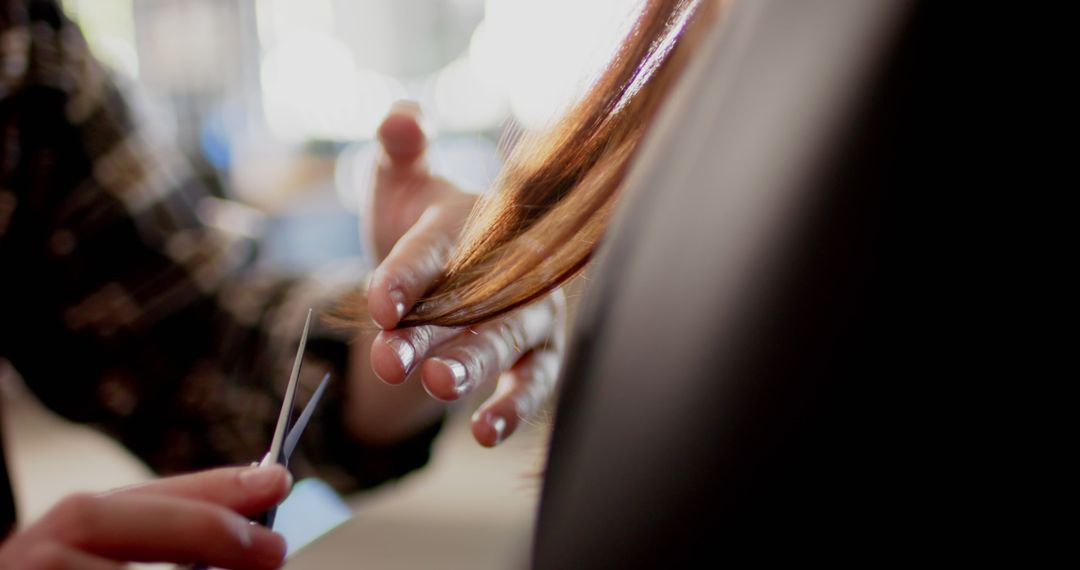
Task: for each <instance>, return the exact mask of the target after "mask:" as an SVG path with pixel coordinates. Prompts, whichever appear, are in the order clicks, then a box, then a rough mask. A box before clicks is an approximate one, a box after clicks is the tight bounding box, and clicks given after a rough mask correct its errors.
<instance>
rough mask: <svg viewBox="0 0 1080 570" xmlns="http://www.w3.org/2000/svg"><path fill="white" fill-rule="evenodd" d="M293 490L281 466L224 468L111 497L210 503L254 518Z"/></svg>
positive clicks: (162, 482)
mask: <svg viewBox="0 0 1080 570" xmlns="http://www.w3.org/2000/svg"><path fill="white" fill-rule="evenodd" d="M291 488H292V476H291V475H290V474H289V472H288V471H287V470H286V469H285V468H284V467H282V466H280V465H271V466H268V467H223V468H220V469H211V470H209V471H202V472H199V473H192V474H190V475H179V476H176V477H168V478H165V479H160V480H157V481H153V482H151V483H146V484H142V485H135V486H131V487H124V488H122V489H118V490H115V491H112V492H110V493H108V494H107V495H110V496H111V495H160V496H171V497H178V498H185V499H195V500H199V501H207V502H210V503H214V504H217V505H221V506H223V507H225V508H227V509H230V510H233V511H236V512H238V513H242V514H246V515H253V514H257V513H261V512H264V511H266V510H267V509H269V508H270V507H273V506H274V505H276V504H278V503H280V502H281V501H282V500H284V499H285V497H286V496H287V495H288V494H289V489H291Z"/></svg>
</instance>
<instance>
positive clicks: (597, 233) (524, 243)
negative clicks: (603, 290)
mask: <svg viewBox="0 0 1080 570" xmlns="http://www.w3.org/2000/svg"><path fill="white" fill-rule="evenodd" d="M701 3H702V2H701V1H699V0H648V2H647V3H646V5H645V7H644V9H643V11H642V13H641V15H640V16H639V17H638V19H637V20H636V22H635V24H634V26H633V27H632V29H631V31H630V33H629V34H628V35H627V37H626V38H625V40H624V41H623V43H622V44H621V46H620V48H619V49H618V51H617V52H616V54H615V57H614V59H613V60H612V62H611V64H610V65H609V66H608V68H607V69H606V71H605V72H604V73H603V74H602V75H601V76H600V77H599V79H598V80H597V81H596V82H595V83H594V84H593V86H592V87H591V88H590V89H589V92H588V93H587V95H586V96H585V97H584V99H583V100H582V101H581V102H579V103H578V104H577V105H575V106H574V107H573V108H572V109H571V110H570V111H569V112H568V113H567V114H566V115H565V116H564V117H563V118H562V119H560V120H559V121H558V122H557V123H555V125H554V126H553V127H552V128H550V129H548V130H546V131H544V132H542V133H539V134H532V135H527V136H526V137H524V139H523V140H521V141H520V142H519V143H518V144H517V146H516V147H515V149H514V151H513V152H512V153H511V155H510V156H509V157H508V160H507V164H506V166H505V167H504V169H503V171H502V174H501V175H500V177H499V179H498V181H497V182H496V189H495V191H494V192H493V193H491V194H490V195H489V196H487V197H486V198H484V199H483V200H481V201H480V203H479V204H478V205H477V207H476V209H475V210H474V212H473V215H472V216H471V218H470V220H469V222H468V224H467V225H466V228H465V230H464V234H463V237H462V241H461V245H460V247H459V248H458V249H457V251H456V252H455V253H454V255H453V256H452V257H451V259H450V262H449V263H448V265H447V267H446V270H445V271H444V273H443V275H442V277H441V278H440V279H439V280H437V281H436V283H435V284H434V285H433V286H432V288H431V289H430V290H429V291H428V292H427V293H426V295H425V296H424V298H422V299H421V300H420V301H419V302H418V303H417V304H416V305H414V307H413V309H412V311H411V312H410V313H409V314H408V315H406V316H405V318H404V319H403V320H402V322H401V325H400V326H416V325H425V324H436V325H443V326H465V325H472V324H476V323H479V322H482V321H485V320H488V319H490V318H493V317H496V316H498V315H501V314H503V313H506V312H508V311H511V310H513V309H515V308H517V307H520V306H522V305H524V304H527V303H529V302H530V301H533V300H535V299H537V298H539V297H541V296H543V295H544V294H546V293H547V292H549V291H551V290H552V289H554V288H556V287H558V286H559V285H562V284H563V283H565V282H566V281H567V280H569V279H571V278H572V277H574V276H575V275H577V274H578V273H579V272H580V271H581V270H582V269H583V268H584V267H585V266H586V264H587V263H588V262H589V260H590V259H591V257H592V255H593V252H594V251H595V250H596V247H597V244H598V243H599V241H600V239H601V237H602V236H603V234H604V230H605V229H606V227H607V223H608V220H609V218H610V216H611V213H612V209H613V207H614V204H615V199H616V197H617V195H618V193H619V188H620V187H621V185H622V182H623V178H624V176H625V174H626V171H627V168H628V166H629V164H630V161H631V159H632V158H633V156H634V153H635V151H636V150H637V147H638V143H639V142H640V141H641V139H642V137H643V136H644V134H645V131H646V129H647V128H648V126H649V124H650V123H651V122H652V118H653V117H654V115H655V114H656V111H657V109H658V108H659V106H660V103H661V102H662V100H663V99H664V96H665V95H666V94H667V92H668V91H669V90H670V87H671V85H672V83H673V82H674V80H675V78H676V77H677V76H678V74H679V72H680V71H681V69H682V67H684V64H685V59H686V57H685V55H683V54H681V53H680V51H685V50H680V46H681V45H682V44H683V43H684V42H683V41H682V40H683V37H684V36H685V35H686V34H685V32H686V30H687V28H688V25H689V23H690V22H691V21H692V20H694V19H695V18H697V16H698V14H697V12H700V11H702V10H698V5H699V4H701Z"/></svg>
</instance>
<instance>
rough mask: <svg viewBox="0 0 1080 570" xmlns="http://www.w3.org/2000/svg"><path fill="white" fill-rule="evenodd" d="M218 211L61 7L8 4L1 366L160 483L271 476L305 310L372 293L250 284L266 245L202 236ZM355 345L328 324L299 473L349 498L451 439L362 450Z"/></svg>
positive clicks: (2, 116)
mask: <svg viewBox="0 0 1080 570" xmlns="http://www.w3.org/2000/svg"><path fill="white" fill-rule="evenodd" d="M207 195H208V194H207V191H206V189H205V187H204V186H202V185H201V184H200V183H199V182H198V181H197V179H196V178H195V177H194V176H193V175H192V172H190V171H189V170H188V168H187V166H186V165H185V163H184V161H183V160H182V159H181V158H180V157H178V156H177V155H176V154H175V153H173V152H172V151H171V150H170V149H169V148H167V146H163V145H160V144H157V143H156V142H155V141H154V140H153V139H152V138H151V137H150V136H148V135H147V133H146V132H145V131H144V130H142V129H140V128H139V126H138V125H137V124H136V122H135V121H134V120H133V117H132V114H131V112H130V110H129V107H128V106H127V105H126V104H125V101H124V99H123V97H122V95H121V93H120V92H119V91H118V89H117V88H116V87H115V85H114V84H113V83H112V82H111V81H110V80H109V78H108V76H107V75H106V74H105V73H104V72H103V69H102V67H101V66H100V65H99V64H98V63H97V62H95V61H94V60H93V58H92V57H91V56H90V54H89V51H88V49H87V46H86V43H85V41H84V39H83V38H82V36H81V35H80V33H79V31H78V30H77V28H76V27H75V26H74V25H73V24H72V23H71V22H70V21H68V20H67V19H65V17H64V16H63V14H62V12H61V11H60V9H59V7H58V5H57V3H56V1H55V0H0V357H4V358H7V359H8V360H10V361H11V362H12V364H13V365H14V366H15V368H16V369H17V370H18V371H19V372H20V374H21V375H22V376H23V378H24V380H25V382H26V384H27V385H28V386H29V387H30V388H31V390H33V391H34V393H35V394H37V396H38V397H39V398H40V399H41V400H42V401H43V402H44V403H45V404H46V405H48V406H49V407H50V408H52V409H53V410H55V411H57V412H58V413H61V414H63V415H64V416H66V417H68V418H70V419H73V420H76V421H80V422H85V423H89V424H92V425H94V426H96V427H99V428H101V429H102V430H104V431H106V432H108V433H109V434H111V435H113V436H114V437H116V438H117V439H118V440H119V441H121V442H122V443H123V444H124V445H126V446H127V447H128V448H129V449H130V450H131V451H133V452H134V453H135V454H137V455H138V456H139V457H141V458H142V459H143V460H144V461H146V462H147V463H148V464H149V465H150V466H151V467H153V468H154V469H156V470H157V471H159V472H161V473H174V472H180V471H188V470H192V469H198V468H204V467H210V466H216V465H221V464H227V463H233V464H235V463H246V462H250V461H254V460H257V459H258V458H259V457H260V456H261V454H262V453H264V452H265V449H266V447H267V445H268V442H269V436H270V432H271V430H272V429H273V423H274V422H275V420H276V414H277V406H278V404H279V402H280V398H281V392H282V390H283V386H284V383H285V381H286V380H287V377H288V372H289V370H288V369H289V366H290V363H291V362H290V361H291V359H292V356H293V354H294V353H295V348H296V343H297V340H298V336H299V332H300V329H301V328H302V321H303V316H304V314H305V313H306V311H307V308H308V307H314V308H315V309H316V311H317V312H318V311H320V310H325V309H327V308H329V307H331V306H332V305H334V304H335V303H336V302H337V299H339V298H341V296H342V295H344V294H346V293H348V292H349V290H350V288H351V287H352V286H353V285H355V284H356V283H359V282H360V279H359V276H358V275H357V274H355V273H352V274H348V273H346V274H344V275H338V276H329V275H324V276H321V277H319V278H312V279H306V280H290V279H282V278H274V277H269V276H262V275H255V274H252V273H250V272H249V271H248V269H247V267H248V265H249V264H250V261H251V260H252V257H253V254H254V252H253V247H252V244H251V243H250V242H249V241H248V240H246V239H244V238H241V237H239V236H236V235H230V234H228V233H227V232H224V231H222V230H220V229H215V228H213V227H208V226H207V225H205V224H203V223H201V222H200V220H199V218H198V216H197V214H196V212H197V207H198V205H199V203H200V200H203V199H204V198H206V197H207ZM346 341H347V339H346V338H345V337H344V336H343V333H341V332H337V331H335V330H333V329H331V328H328V327H325V326H322V325H319V326H317V327H316V330H315V331H314V332H313V335H312V338H311V340H310V341H309V348H308V351H307V361H306V363H305V366H304V371H305V372H304V374H303V376H302V384H301V391H300V393H299V395H298V398H297V407H298V409H299V408H300V407H302V405H303V404H304V402H305V400H306V398H307V397H308V396H309V395H310V391H311V389H312V388H313V386H312V384H313V383H314V382H315V381H317V380H318V379H319V378H320V377H321V375H322V373H323V371H326V370H330V371H332V372H333V374H334V376H335V378H336V380H335V381H334V382H333V383H332V384H331V386H332V389H331V390H330V391H329V392H328V393H327V395H326V396H327V397H326V398H325V399H324V401H323V403H322V405H321V406H320V411H319V414H318V416H317V419H316V420H314V421H313V422H312V425H311V426H310V427H309V431H308V432H307V433H305V437H304V438H302V441H303V444H302V446H301V447H302V449H298V450H297V453H296V455H295V456H294V459H293V463H292V467H293V471H294V473H295V474H296V475H297V476H298V477H303V476H307V475H318V476H320V477H322V478H324V479H326V480H328V481H329V482H331V484H333V485H335V486H336V487H337V488H339V489H340V490H343V491H348V490H353V489H356V488H362V487H368V486H372V485H375V484H378V483H380V482H382V481H385V480H387V479H391V478H395V477H399V476H401V475H403V474H405V473H407V472H409V471H410V470H412V469H415V468H417V467H420V466H421V465H423V464H424V463H426V461H427V459H428V456H429V450H430V446H431V441H432V439H433V438H434V436H435V434H436V432H437V431H438V426H437V425H436V426H433V427H432V428H431V429H429V430H427V431H426V432H425V433H422V434H420V435H418V436H417V437H415V438H414V439H412V440H410V441H407V442H403V443H402V444H400V445H395V446H392V447H386V448H373V447H370V446H363V445H360V444H358V443H357V442H355V441H353V440H351V439H350V438H349V437H348V436H347V435H346V434H345V433H344V432H343V430H342V425H343V424H342V421H341V418H342V408H341V406H342V404H343V402H344V389H345V387H346V382H345V372H346V371H345V366H346V361H347V353H348V350H347V345H346Z"/></svg>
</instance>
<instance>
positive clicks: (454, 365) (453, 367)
mask: <svg viewBox="0 0 1080 570" xmlns="http://www.w3.org/2000/svg"><path fill="white" fill-rule="evenodd" d="M432 360H435V361H436V362H441V363H443V364H444V365H445V366H446V368H448V369H449V370H450V374H452V375H453V376H454V391H455V392H457V393H458V395H459V396H460V395H462V394H464V393H465V390H466V389H467V388H468V386H467V385H466V382H467V381H468V380H469V371H468V370H466V369H465V365H464V364H462V363H461V362H460V361H458V360H454V359H453V358H443V357H441V356H436V357H434V358H432Z"/></svg>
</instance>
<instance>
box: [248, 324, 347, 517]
mask: <svg viewBox="0 0 1080 570" xmlns="http://www.w3.org/2000/svg"><path fill="white" fill-rule="evenodd" d="M310 328H311V309H308V314H307V320H306V321H305V322H304V332H303V333H301V334H300V346H299V348H297V349H296V359H295V360H294V361H293V366H292V374H290V375H289V383H288V385H286V386H285V398H284V400H282V402H281V411H280V412H279V413H278V420H277V425H276V426H275V427H274V438H273V439H272V440H270V450H269V451H267V452H266V455H264V456H263V458H262V461H260V462H259V463H258V465H259V466H260V467H266V466H269V465H273V464H275V463H277V464H279V465H281V466H282V467H284V468H286V469H288V468H289V458H290V457H291V456H292V452H293V450H294V449H296V444H297V443H298V442H299V441H300V435H301V434H303V433H304V428H306V427H307V424H308V421H309V420H310V419H311V415H312V413H313V412H314V411H315V407H316V406H318V405H319V400H320V399H321V398H322V395H323V392H324V391H325V390H326V383H327V382H328V381H329V380H330V373H329V372H327V373H326V374H325V375H324V376H323V377H322V381H320V382H319V387H318V388H316V389H315V393H314V394H312V396H311V399H310V400H309V401H308V404H307V407H305V408H304V411H303V412H301V413H300V417H299V418H297V419H296V423H295V424H292V423H291V420H292V414H293V403H294V402H295V400H296V385H297V381H298V380H299V378H300V368H301V366H302V365H303V361H304V347H305V346H306V345H307V337H308V330H309V329H310ZM276 515H277V507H273V508H271V509H270V510H268V511H266V512H265V513H262V514H260V515H256V516H255V517H253V518H252V521H253V522H256V523H259V524H261V525H263V526H265V527H267V528H271V529H272V528H274V517H275V516H276Z"/></svg>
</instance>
